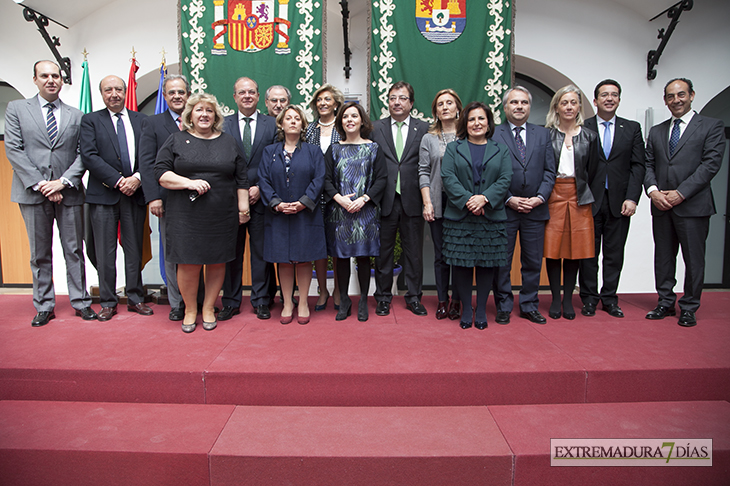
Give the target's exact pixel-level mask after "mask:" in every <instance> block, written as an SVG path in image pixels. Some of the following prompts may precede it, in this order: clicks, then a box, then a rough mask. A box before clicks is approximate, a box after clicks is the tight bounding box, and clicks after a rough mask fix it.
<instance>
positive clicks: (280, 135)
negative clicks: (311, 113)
mask: <svg viewBox="0 0 730 486" xmlns="http://www.w3.org/2000/svg"><path fill="white" fill-rule="evenodd" d="M289 110H294V111H296V112H297V115H299V118H300V119H301V120H302V130H301V131H300V133H299V140H300V141H301V142H306V141H307V116H306V115H305V114H304V110H302V109H301V108H300V107H298V106H297V105H288V106H287V107H286V108H284V109H283V110H281V113H279V114H278V115H277V116H276V139H277V140H278V141H280V142H281V141H283V140H284V127H283V125H282V123H284V117H285V116H286V112H287V111H289Z"/></svg>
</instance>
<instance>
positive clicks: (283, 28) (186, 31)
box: [180, 0, 325, 114]
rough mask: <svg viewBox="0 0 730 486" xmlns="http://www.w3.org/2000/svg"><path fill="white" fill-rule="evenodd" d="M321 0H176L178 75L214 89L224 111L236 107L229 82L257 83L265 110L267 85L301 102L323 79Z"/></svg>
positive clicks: (199, 87)
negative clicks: (282, 89)
mask: <svg viewBox="0 0 730 486" xmlns="http://www.w3.org/2000/svg"><path fill="white" fill-rule="evenodd" d="M324 9H325V4H324V0H319V1H314V0H296V1H291V0H263V1H261V0H259V1H255V0H254V1H252V0H180V36H181V37H180V38H181V59H182V65H183V74H184V75H185V76H187V78H188V80H189V81H190V84H191V89H192V91H193V92H200V91H204V92H206V93H211V94H214V95H215V96H216V97H217V98H218V101H219V102H221V104H223V105H224V106H225V109H224V111H225V112H226V114H230V113H234V112H235V110H236V107H235V104H234V102H233V83H234V82H235V81H236V79H238V78H240V77H242V76H246V77H249V78H251V79H253V80H254V81H256V82H257V83H258V85H259V92H260V98H259V110H261V111H262V112H263V113H266V107H265V106H264V93H265V92H266V89H267V88H268V87H269V86H272V85H275V84H280V85H283V86H286V87H287V88H289V90H290V91H291V93H292V103H293V104H298V105H300V106H302V107H304V106H305V105H306V104H307V103H309V101H310V100H311V98H312V94H313V93H314V91H315V90H316V89H317V88H319V87H320V86H321V84H322V76H323V66H324V63H323V53H322V46H323V39H322V35H323V32H322V12H323V10H324Z"/></svg>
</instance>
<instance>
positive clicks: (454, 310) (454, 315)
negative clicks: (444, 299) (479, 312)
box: [449, 300, 461, 321]
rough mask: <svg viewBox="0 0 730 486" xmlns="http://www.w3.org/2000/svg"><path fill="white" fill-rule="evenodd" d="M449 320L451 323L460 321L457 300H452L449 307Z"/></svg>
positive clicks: (459, 307)
mask: <svg viewBox="0 0 730 486" xmlns="http://www.w3.org/2000/svg"><path fill="white" fill-rule="evenodd" d="M449 319H451V320H452V321H457V320H459V319H461V302H459V301H458V300H457V301H456V302H454V301H453V300H452V301H451V304H450V305H449Z"/></svg>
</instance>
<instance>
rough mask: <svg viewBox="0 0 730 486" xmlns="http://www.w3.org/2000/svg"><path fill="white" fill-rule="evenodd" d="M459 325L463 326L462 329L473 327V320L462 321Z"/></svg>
mask: <svg viewBox="0 0 730 486" xmlns="http://www.w3.org/2000/svg"><path fill="white" fill-rule="evenodd" d="M459 326H460V327H461V328H462V329H469V328H470V327H471V322H466V321H461V322H460V323H459Z"/></svg>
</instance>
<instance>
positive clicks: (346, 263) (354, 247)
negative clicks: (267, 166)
mask: <svg viewBox="0 0 730 486" xmlns="http://www.w3.org/2000/svg"><path fill="white" fill-rule="evenodd" d="M335 126H336V128H337V131H338V132H339V133H340V135H341V136H342V141H340V142H339V143H336V144H333V145H332V146H330V148H329V149H328V150H327V153H326V154H325V164H326V174H325V184H324V193H325V197H326V199H327V201H328V206H327V212H326V218H325V229H326V232H327V248H328V252H329V254H330V255H332V256H333V257H337V263H336V265H335V267H336V272H337V277H338V280H339V285H340V289H339V290H340V308H339V310H338V311H337V317H336V319H337V320H338V321H341V320H344V319H346V318H347V316H349V315H350V313H351V307H352V302H351V300H350V297H349V295H348V287H349V282H350V257H355V258H356V259H357V276H358V283H359V284H360V302H359V304H358V311H357V318H358V320H360V321H366V320H367V319H368V304H367V296H368V290H369V286H370V257H372V256H378V255H379V254H380V199H381V197H382V195H383V191H384V190H385V184H386V182H387V178H388V173H387V169H386V167H385V162H384V160H383V155H382V151H381V150H380V147H379V146H378V144H377V143H375V142H372V141H370V140H368V139H367V137H368V136H369V135H370V132H371V131H372V128H373V126H372V123H370V119H369V118H368V116H367V113H365V110H364V109H363V108H362V106H360V105H359V104H358V103H353V102H350V103H347V104H345V105H344V106H343V107H342V109H341V110H340V112H339V113H338V114H337V119H336V123H335Z"/></svg>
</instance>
